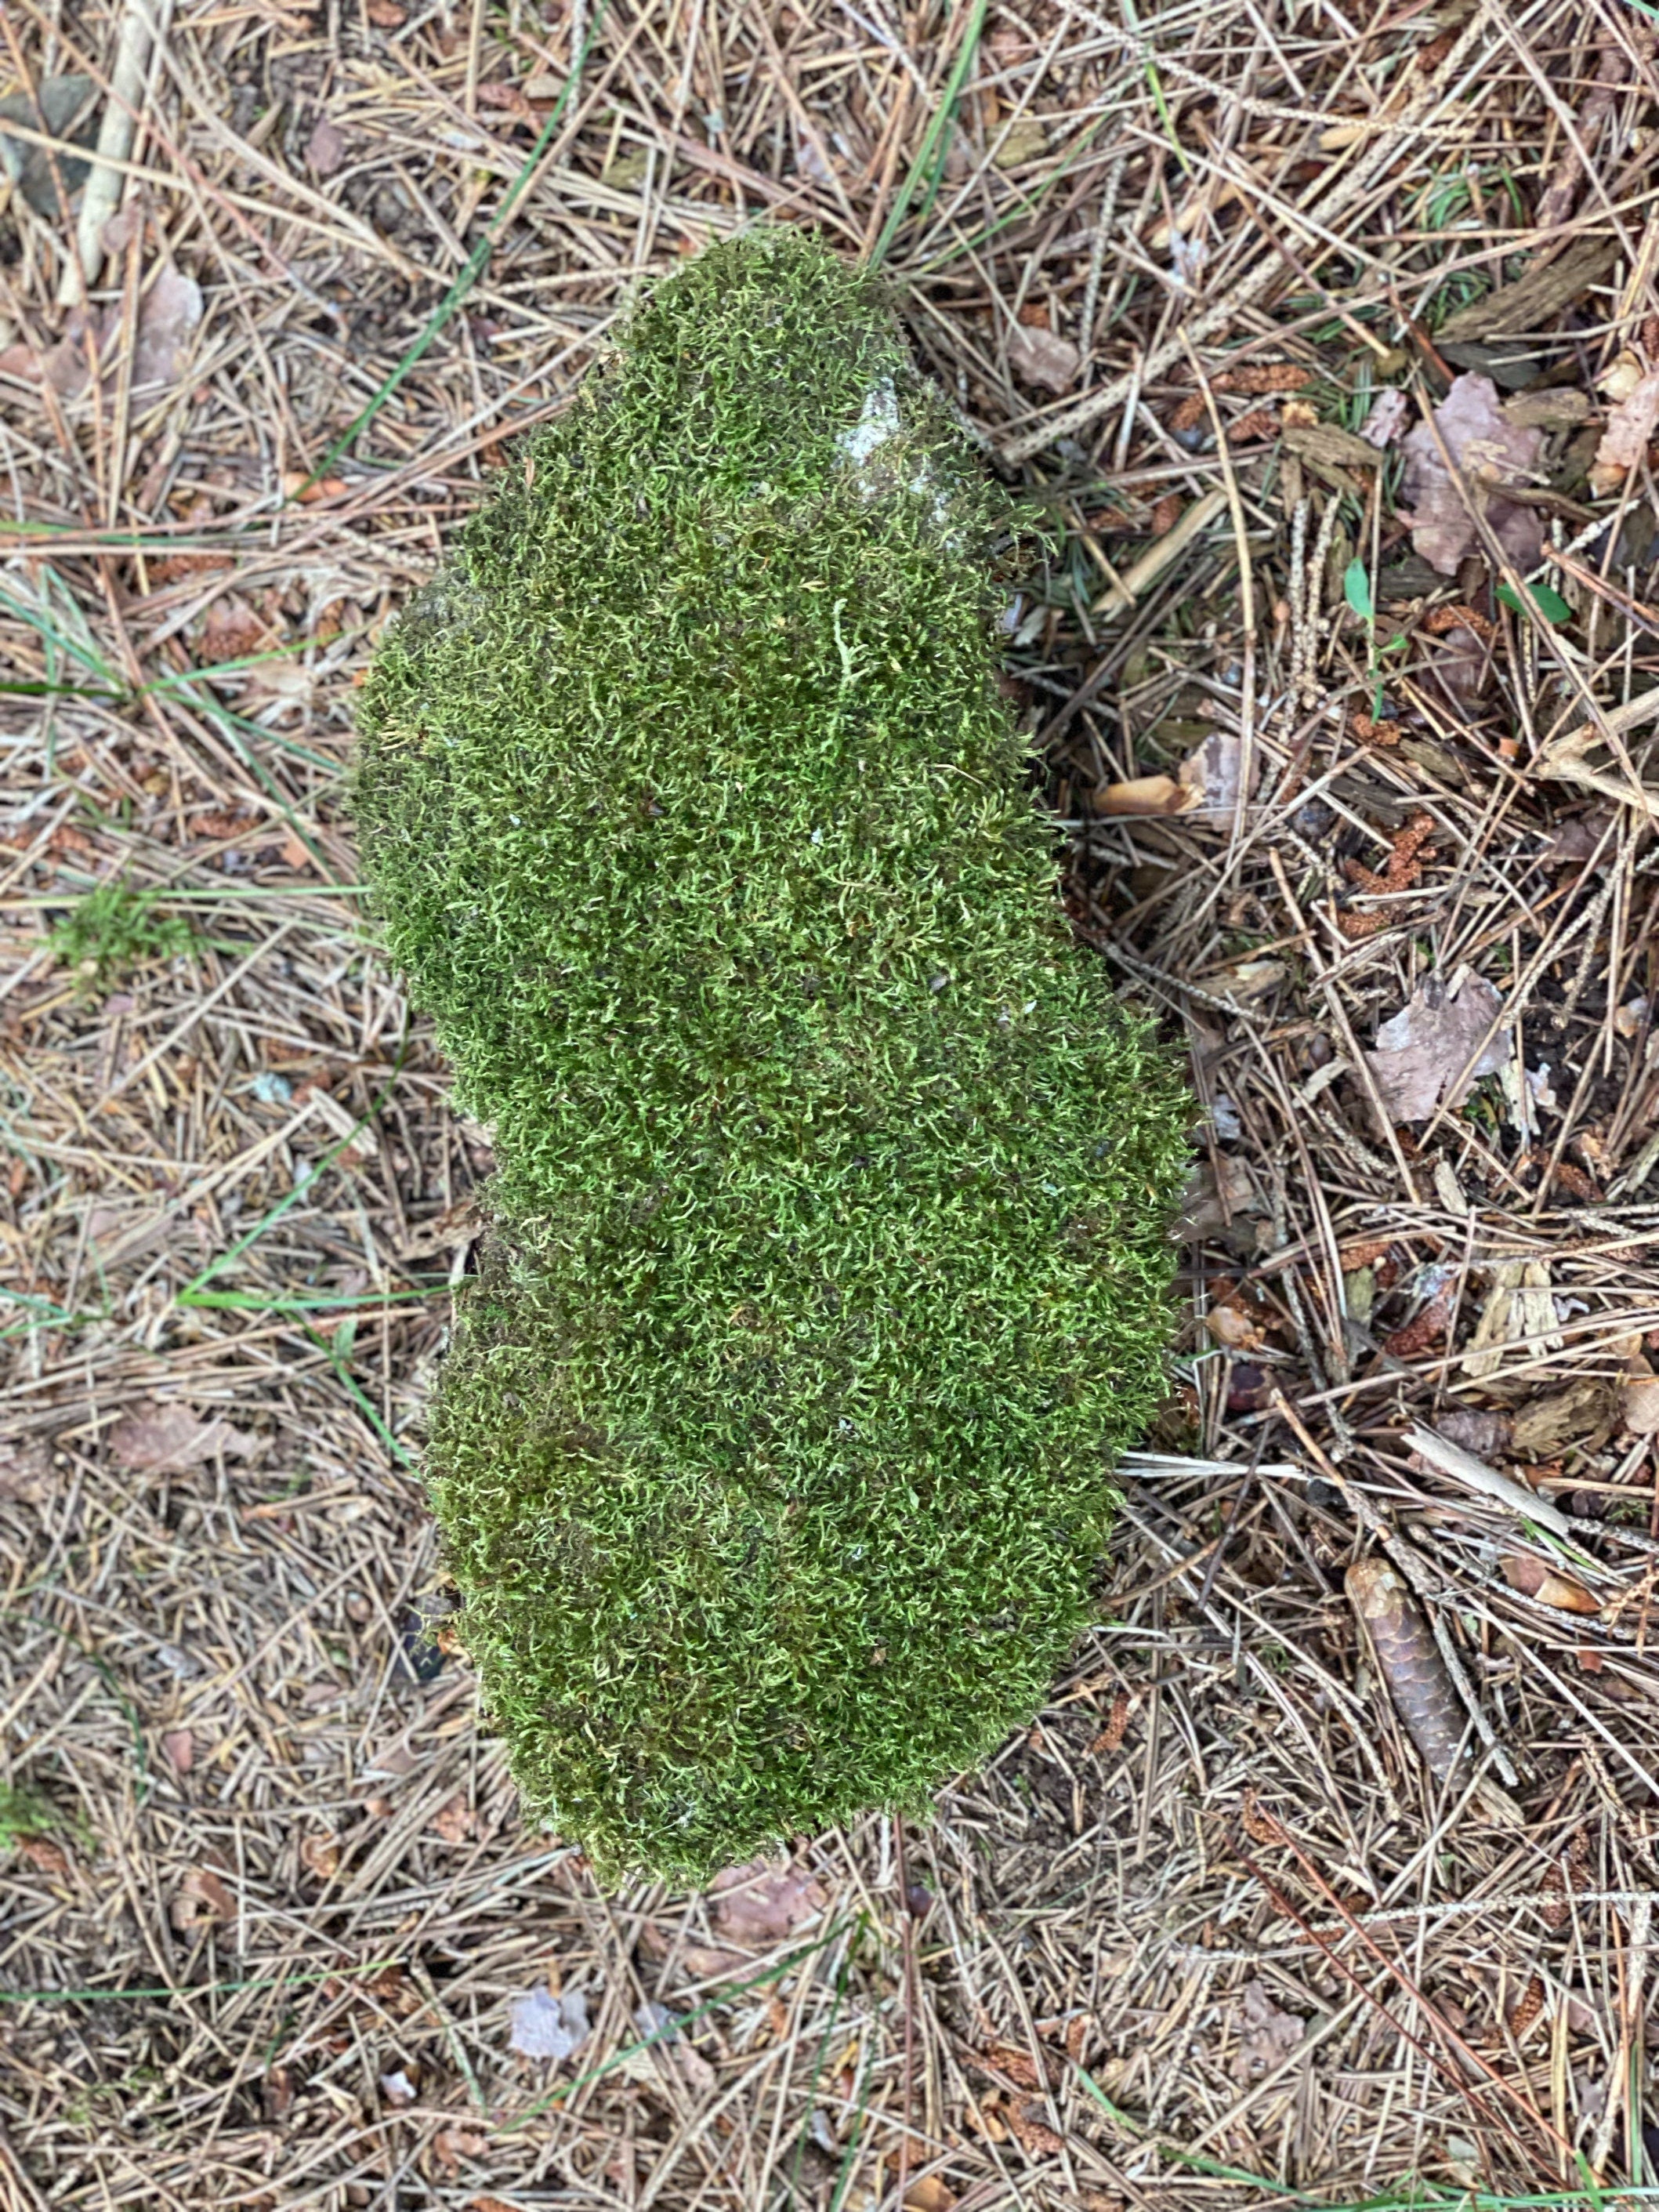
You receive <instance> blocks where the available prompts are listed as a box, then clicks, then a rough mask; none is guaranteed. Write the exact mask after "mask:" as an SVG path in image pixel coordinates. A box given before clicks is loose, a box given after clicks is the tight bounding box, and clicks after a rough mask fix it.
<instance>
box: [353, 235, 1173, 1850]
mask: <svg viewBox="0 0 1659 2212" xmlns="http://www.w3.org/2000/svg"><path fill="white" fill-rule="evenodd" d="M1005 527H1006V512H1005V510H1004V508H1003V507H1002V505H1001V501H1000V494H998V493H997V492H996V490H995V488H994V486H993V485H991V484H990V483H989V482H988V480H987V477H985V474H984V472H983V471H981V469H980V468H979V466H978V465H977V464H976V462H975V458H974V456H973V454H972V453H971V450H970V448H969V446H968V444H967V441H965V440H964V439H963V436H962V435H960V433H959V432H958V431H957V429H956V428H955V427H954V426H953V424H952V422H951V419H950V417H949V415H948V413H947V411H946V410H945V408H944V406H943V404H942V403H941V402H940V401H939V398H938V396H937V395H936V394H935V393H934V392H933V391H932V390H931V388H930V387H928V386H926V385H925V384H924V383H923V382H922V381H921V380H919V379H918V378H917V377H916V375H915V373H914V371H913V369H912V368H911V366H910V364H909V362H908V356H907V354H906V351H905V349H904V346H903V343H902V339H901V337H900V336H899V334H898V332H897V331H896V327H895V326H894V325H893V323H892V321H891V319H890V317H889V316H888V314H887V313H886V312H885V310H884V307H883V306H882V304H881V301H880V299H879V296H878V293H877V291H876V289H875V288H874V286H873V283H872V280H871V279H869V278H868V277H866V276H864V275H863V274H861V273H860V272H857V271H854V270H849V269H847V268H845V267H843V266H842V264H839V263H837V262H836V260H834V259H833V258H831V257H830V256H829V255H828V254H826V253H825V252H823V251H822V250H821V249H819V248H817V246H813V245H811V244H810V243H808V242H806V241H805V240H802V239H800V238H799V237H796V236H794V235H793V234H774V235H769V236H763V237H760V238H758V239H753V240H746V241H744V242H741V243H738V244H734V245H730V246H719V247H716V248H714V249H712V250H711V251H709V252H707V253H705V254H703V255H702V257H701V258H699V259H698V260H696V261H695V262H693V263H691V264H689V265H688V266H687V268H686V269H685V270H684V271H683V272H681V273H680V274H678V275H677V276H674V277H673V278H671V280H669V281H667V282H665V283H663V284H662V285H660V286H659V288H658V289H657V290H656V291H655V293H654V294H653V295H652V296H651V298H650V299H649V300H648V301H647V303H646V304H645V305H644V306H642V307H641V308H639V309H638V310H637V312H636V313H635V315H634V316H633V318H632V319H631V321H630V322H629V325H628V327H627V329H626V331H625V333H624V334H623V337H622V339H621V341H620V343H619V344H618V346H617V349H616V351H615V354H614V356H613V357H612V358H611V361H610V362H609V364H608V365H607V366H606V367H605V369H604V370H603V371H602V372H599V373H596V374H593V375H592V377H591V378H590V379H589V380H588V382H587V384H586V387H585V389H584V391H583V392H581V394H580V397H579V398H578V400H577V401H576V403H575V404H574V406H573V408H572V409H571V410H570V411H569V413H568V415H567V416H565V417H564V418H563V419H562V421H561V422H558V423H557V424H556V425H554V426H553V427H551V428H546V429H544V430H541V431H538V433H536V434H535V435H533V436H532V437H531V438H530V439H529V440H528V441H526V444H525V446H524V447H522V448H521V449H520V453H519V455H518V457H517V458H516V459H515V461H514V463H513V466H512V468H511V470H510V471H509V475H508V481H507V485H506V488H505V489H503V490H502V491H501V494H500V495H498V496H497V497H496V499H495V501H494V502H493V503H492V504H491V505H490V506H489V507H488V508H487V509H486V510H485V511H484V512H483V513H481V514H480V515H479V516H478V517H477V520H475V521H474V522H473V523H472V524H471V526H470V527H469V529H468V530H467V532H466V533H465V538H464V540H463V544H462V549H461V551H460V554H459V559H458V560H457V561H456V562H455V563H454V565H453V568H451V569H450V570H449V571H448V572H447V573H446V574H444V575H443V576H442V577H441V578H440V579H439V580H438V581H436V582H435V584H434V585H433V586H431V587H430V588H429V589H428V591H427V592H425V593H424V594H422V597H421V598H420V599H417V600H416V603H415V605H413V607H412V608H411V610H410V613H409V614H408V616H407V617H406V618H405V619H404V622H403V623H401V624H400V625H399V626H398V628H397V629H395V630H394V631H393V632H392V634H391V635H390V636H389V637H388V639H387V641H386V644H385V645H384V647H382V650H381V653H380V659H379V662H378V665H377V666H376V668H375V671H374V676H373V678H372V680H371V683H370V684H369V687H368V693H367V695H366V699H365V706H364V713H363V716H362V741H361V750H360V760H359V766H358V772H357V781H356V805H357V812H358V818H359V822H360V825H361V830H362V841H363V848H364V853H365V856H366V860H367V863H368V869H369V872H370V873H371V875H372V878H373V880H374V884H375V886H376V889H377V892H378V896H379V900H380V908H381V912H382V915H383V918H384V927H385V935H386V943H387V945H388V947H389V950H390V951H391V954H392V957H393V958H394V959H395V960H396V961H397V962H398V964H399V966H400V967H401V968H403V969H404V970H405V971H406V972H407V974H408V975H409V977H410V982H411V986H412V989H413V992H414V995H415V997H416V1001H417V1003H419V1004H420V1005H421V1006H425V1007H427V1008H429V1009H430V1010H431V1011H432V1012H433V1013H434V1014H435V1017H436V1019H437V1023H438V1028H439V1034H440V1036H441V1040H442V1042H443V1045H444V1048H445V1049H446V1051H447V1053H448V1054H449V1055H450V1057H451V1059H452V1060H453V1064H454V1068H455V1078H456V1090H457V1095H458V1097H459V1101H460V1103H462V1104H463V1105H464V1106H465V1108H466V1109H468V1110H469V1111H471V1113H473V1114H474V1115H477V1116H478V1117H480V1118H481V1119H482V1120H483V1121H487V1122H489V1124H490V1125H491V1126H492V1127H493V1128H494V1131H495V1142H496V1149H497V1155H498V1159H499V1163H500V1168H499V1174H498V1176H497V1180H496V1182H495V1190H494V1200H493V1203H494V1210H495V1218H496V1222H497V1226H498V1231H499V1234H498V1237H497V1240H496V1242H495V1247H494V1249H493V1251H492V1253H491V1255H490V1256H489V1261H488V1263H487V1265H486V1267H485V1268H484V1269H483V1273H482V1275H481V1278H480V1279H479V1280H478V1281H477V1284H475V1285H471V1287H470V1288H469V1289H468V1291H466V1293H465V1296H464V1297H463V1298H462V1300H461V1302H460V1308H459V1316H458V1322H457V1328H456V1337H455V1342H454V1346H453V1349H452V1351H451V1352H450V1353H449V1355H448V1358H447V1362H446V1364H445V1367H444V1370H443V1374H442V1380H441V1388H440V1391H439V1397H438V1403H437V1406H436V1408H435V1416H434V1425H433V1436H432V1443H431V1451H430V1465H429V1476H430V1481H431V1486H432V1492H433V1497H434V1499H435V1504H436V1507H437V1510H438V1514H439V1516H440V1518H441V1522H442V1523H443V1526H444V1528H445V1531H446V1534H447V1540H448V1547H449V1558H450V1560H451V1563H452V1565H453V1570H454V1572H455V1574H456V1576H457V1577H458V1579H459V1583H460V1585H461V1587H462V1589H463V1591H464V1593H465V1612H464V1613H463V1616H462V1620H461V1630H462V1634H463V1638H464V1640H465V1644H466V1645H467V1648H468V1649H469V1650H470V1651H471V1655H472V1656H473V1658H474V1660H475V1661H476V1662H477V1666H478V1668H479V1671H480V1674H481V1677H482V1680H483V1687H484V1691H485V1693H486V1696H487V1699H488V1701H489V1708H490V1710H491V1711H492V1713H493V1716H494V1717H495V1722H496V1723H497V1725H498V1726H499V1727H500V1728H501V1731H502V1733H503V1735H505V1737H506V1739H507V1745H508V1747H509V1749H510V1753H511V1756H512V1762H513V1772H514V1774H515V1776H516V1778H517V1780H518V1782H519V1784H520V1788H521V1790H522V1791H523V1794H524V1796H525V1799H526V1804H527V1806H528V1808H530V1809H531V1810H532V1811H533V1812H536V1813H538V1814H544V1816H545V1817H546V1818H548V1819H549V1820H550V1821H551V1822H553V1823H554V1824H556V1826H558V1827H559V1828H560V1829H561V1830H562V1831H564V1832H567V1833H568V1834H571V1835H572V1836H574V1837H577V1838H580V1839H581V1840H582V1841H583V1843H584V1844H586V1846H587V1848H588V1850H589V1851H590V1853H591V1854H592V1857H594V1859H595V1862H596V1863H598V1864H599V1866H600V1867H601V1868H602V1869H605V1870H608V1871H611V1872H616V1871H620V1870H621V1869H623V1868H627V1867H643V1868H647V1869H651V1870H653V1871H655V1872H659V1873H664V1874H674V1875H687V1876H691V1877H696V1876H699V1875H702V1874H703V1873H705V1872H706V1871H707V1870H708V1869H709V1868H710V1867H712V1866H714V1865H716V1864H718V1863H720V1862H721V1861H723V1860H726V1859H730V1858H732V1857H739V1856H742V1855H744V1854H745V1853H747V1852H749V1851H750V1850H753V1849H754V1848H755V1847H757V1845H759V1844H763V1843H765V1842H766V1841H767V1840H769V1839H770V1838H775V1837H779V1836H782V1835H787V1834H788V1833H790V1832H797V1831H799V1830H802V1829H810V1828H813V1827H816V1826H819V1825H821V1824H823V1823H825V1822H828V1821H831V1820H840V1819H843V1818H846V1817H848V1816H849V1815H851V1814H854V1813H856V1812H858V1811H859V1810H860V1808H864V1807H866V1806H868V1805H871V1804H884V1805H890V1806H910V1807H915V1806H918V1805H920V1804H921V1803H922V1802H924V1801H925V1799H926V1796H927V1793H928V1791H929V1790H931V1789H932V1788H933V1787H934V1786H936V1785H937V1784H938V1783H939V1781H940V1780H941V1779H943V1778H945V1777H946V1776H948V1775H949V1774H950V1773H951V1771H954V1770H956V1769H958V1768H960V1767H962V1766H963V1765H967V1764H969V1763H970V1762H972V1761H974V1760H975V1759H977V1758H979V1757H980V1756H981V1755H982V1754H983V1753H985V1752H986V1751H987V1749H988V1748H989V1747H991V1746H992V1745H993V1744H994V1742H995V1741H996V1740H997V1738H998V1736H999V1735H1000V1733H1001V1732H1002V1731H1003V1730H1004V1729H1006V1727H1007V1726H1008V1725H1009V1724H1010V1723H1012V1722H1014V1721H1017V1720H1018V1719H1020V1718H1022V1717H1026V1716H1029V1715H1030V1712H1031V1711H1033V1709H1034V1708H1035V1707H1036V1705H1038V1704H1039V1703H1040V1702H1041V1699H1042V1694H1043V1691H1044V1688H1045V1686H1046V1685H1047V1683H1048V1680H1050V1678H1051V1675H1052V1673H1053V1670H1054V1668H1055V1666H1056V1665H1057V1664H1058V1663H1059V1662H1060V1660H1061V1659H1062V1658H1063V1657H1064V1656H1065V1653H1066V1648H1067V1644H1068V1642H1069V1641H1070V1639H1071V1638H1073V1635H1074V1633H1075V1632H1076V1631H1077V1629H1078V1627H1079V1624H1080V1623H1081V1622H1082V1621H1083V1620H1084V1619H1085V1614H1086V1611H1087V1596H1088V1591H1089V1587H1090V1580H1091V1571H1092V1570H1093V1567H1094V1565H1095V1563H1096V1561H1097V1559H1098V1556H1099V1553H1100V1550H1101V1547H1102V1544H1103V1540H1104V1537H1105V1534H1106V1530H1107V1527H1108V1522H1109V1513H1110V1505H1111V1495H1112V1494H1111V1491H1110V1486H1109V1466H1110V1460H1111V1455H1112V1453H1113V1451H1114V1449H1115V1448H1116V1447H1118V1446H1120V1445H1121V1443H1124V1442H1125V1441H1126V1440H1127V1438H1128V1437H1130V1436H1132V1435H1133V1432H1134V1431H1135V1429H1136V1426H1137V1425H1138V1424H1139V1423H1140V1422H1141V1421H1142V1420H1143V1419H1144V1418H1145V1416H1146V1413H1147V1411H1148V1409H1149V1408H1150V1407H1151V1406H1152V1403H1153V1401H1154V1400H1155V1398H1156V1397H1157V1395H1158V1390H1159V1387H1160V1380H1159V1377H1160V1360H1161V1354H1162V1351H1163V1347H1164V1342H1165V1340H1166V1334H1167V1322H1166V1297H1167V1288H1168V1283H1169V1278H1170V1256H1169V1247H1168V1244H1167V1242H1166V1229H1167V1224H1168V1219H1169V1215H1170V1206H1171V1201H1172V1199H1173V1197H1174V1194H1175V1192H1176V1187H1177V1185H1178V1182H1179V1180H1180V1174H1181V1167H1182V1159H1183V1155H1184V1152H1185V1145H1184V1139H1183V1124H1184V1121H1185V1117H1186V1103H1185V1099H1184V1097H1183V1094H1182V1091H1181V1090H1180V1087H1179V1085H1178V1084H1177V1083H1176V1079H1174V1076H1173V1074H1172V1073H1171V1071H1170V1066H1168V1064H1167V1063H1166V1061H1165V1060H1164V1058H1163V1057H1162V1056H1161V1055H1160V1054H1159V1053H1158V1050H1157V1048H1155V1046H1154V1044H1153V1042H1152V1038H1151V1036H1149V1034H1148V1032H1147V1030H1146V1028H1145V1027H1144V1026H1143V1025H1141V1024H1139V1023H1137V1022H1136V1021H1134V1020H1133V1019H1131V1018H1127V1017H1126V1016H1125V1015H1124V1014H1123V1013H1122V1012H1121V1010H1120V1009H1119V1008H1118V1006H1116V1004H1115V1001H1114V999H1113V996H1112V993H1111V991H1110V988H1109V984H1108V981H1107V978H1106V975H1105V974H1104V971H1103V969H1102V968H1101V966H1100V965H1099V963H1097V962H1096V961H1094V960H1093V959H1092V958H1091V957H1087V956H1085V955H1084V954H1082V953H1080V952H1079V951H1076V950H1075V949H1074V948H1073V945H1072V944H1071V942H1070V941H1069V939H1068V935H1067V932H1066V927H1065V925H1064V921H1063V918H1062V915H1061V913H1060V905H1059V900H1058V896H1057V891H1056V885H1055V873H1054V862H1053V858H1052V854H1051V849H1050V836H1049V832H1048V829H1046V828H1045V825H1044V824H1043V823H1042V820H1041V819H1040V818H1039V817H1038V814H1037V812H1036V810H1035V808H1034V805H1033V803H1032V800H1031V798H1030V793H1029V789H1028V781H1029V779H1028V777H1027V775H1026V769H1025V757H1024V752H1023V750H1022V746H1021V744H1020V741H1019V740H1018V737H1017V735H1016V733H1015V732H1014V731H1013V728H1012V724H1011V722H1010V719H1009V715H1008V713H1007V710H1006V707H1005V705H1004V704H1003V702H1002V701H1001V699H1000V696H999V694H998V690H997V688H996V684H995V654H994V645H993V641H992V635H991V629H990V625H989V622H988V618H987V617H988V611H989V597H990V595H989V590H988V583H987V574H988V572H987V558H986V556H987V548H988V546H989V544H990V543H991V540H992V538H993V537H994V533H995V532H997V531H998V530H999V529H1000V528H1005Z"/></svg>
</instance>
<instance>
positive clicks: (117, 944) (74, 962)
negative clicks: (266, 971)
mask: <svg viewBox="0 0 1659 2212" xmlns="http://www.w3.org/2000/svg"><path fill="white" fill-rule="evenodd" d="M158 896H159V895H158V894H157V893H156V892H155V891H147V890H138V889H137V887H136V886H135V885H133V884H129V883H128V882H126V881H125V878H122V877H115V878H112V880H111V881H110V882H108V883H105V884H99V885H98V887H97V889H96V890H90V891H88V892H87V894H86V895H85V896H84V897H82V898H78V899H76V902H75V903H74V905H73V906H72V907H70V910H69V912H68V913H67V914H66V915H64V917H63V919H62V920H61V921H58V922H57V923H56V924H54V926H53V927H52V934H51V936H50V938H49V939H48V940H47V941H48V943H49V944H50V945H51V948H52V954H53V957H55V958H56V959H58V960H59V961H61V962H62V963H64V966H65V967H67V968H69V969H72V970H73V972H74V975H75V980H76V988H77V990H79V991H80V993H81V994H82V996H84V997H89V996H90V995H91V994H93V993H94V991H106V990H109V989H110V988H112V987H113V986H114V985H115V984H117V983H120V982H124V981H125V980H126V978H127V977H128V976H129V975H131V973H132V971H133V970H134V969H137V968H142V967H143V966H144V964H145V963H147V962H149V961H152V960H170V959H172V958H173V957H174V956H175V955H176V954H178V953H180V952H187V951H189V950H190V947H191V945H192V944H193V943H194V942H195V936H196V933H195V932H194V930H193V929H192V928H191V926H190V924H189V922H188V921H185V918H184V916H183V915H175V914H161V913H158V912H157V911H156V907H157V902H158Z"/></svg>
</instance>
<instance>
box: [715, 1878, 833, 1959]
mask: <svg viewBox="0 0 1659 2212" xmlns="http://www.w3.org/2000/svg"><path fill="white" fill-rule="evenodd" d="M708 1894H709V1897H710V1899H711V1900H712V1912H711V1917H712V1918H713V1921H714V1933H715V1934H716V1935H717V1936H720V1937H721V1938H722V1940H723V1941H725V1942H728V1943H738V1944H746V1945H748V1946H749V1947H750V1948H755V1949H759V1948H766V1947H769V1946H770V1945H772V1944H774V1943H781V1942H787V1939H788V1938H789V1937H790V1936H793V1935H794V1934H795V1933H796V1932H797V1931H798V1930H799V1929H802V1928H807V1927H810V1926H811V1923H813V1922H814V1921H815V1920H817V1917H819V1915H820V1914H821V1913H822V1912H823V1909H824V1907H825V1906H826V1905H828V1904H829V1892H828V1891H827V1890H826V1889H825V1888H824V1887H823V1883H822V1882H820V1881H818V1880H817V1877H816V1876H815V1875H811V1874H808V1873H807V1872H805V1869H802V1868H799V1867H793V1866H781V1867H780V1866H776V1865H774V1864H771V1863H769V1862H768V1861H767V1860H765V1859H751V1860H750V1861H749V1863H747V1864H746V1865H744V1866H735V1867H727V1868H726V1869H725V1870H724V1872H722V1873H720V1874H717V1875H715V1876H714V1880H713V1881H711V1882H710V1883H709V1885H708Z"/></svg>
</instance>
